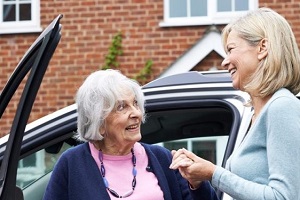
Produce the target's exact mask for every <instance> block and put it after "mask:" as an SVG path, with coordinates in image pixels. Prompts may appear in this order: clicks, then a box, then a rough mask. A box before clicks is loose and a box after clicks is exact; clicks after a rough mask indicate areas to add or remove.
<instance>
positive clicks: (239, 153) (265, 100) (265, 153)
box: [170, 8, 300, 200]
mask: <svg viewBox="0 0 300 200" xmlns="http://www.w3.org/2000/svg"><path fill="white" fill-rule="evenodd" d="M222 34H223V42H224V48H225V51H226V52H227V56H226V58H225V59H224V61H223V63H222V65H223V67H224V68H225V69H228V71H229V72H230V74H231V78H232V84H233V87H234V88H236V89H239V90H242V91H244V92H247V93H248V94H249V95H250V97H251V101H250V103H249V105H250V106H252V108H253V117H252V121H251V124H250V125H249V129H248V132H247V133H246V135H245V137H244V140H243V141H242V143H241V144H239V145H238V147H237V148H236V149H235V151H234V152H233V153H232V155H231V157H230V158H229V159H228V161H227V163H226V169H224V168H222V167H220V166H216V165H214V164H213V163H211V162H209V161H207V160H204V159H202V158H200V157H198V156H196V155H195V154H193V153H192V152H189V151H187V150H186V149H180V150H178V151H177V152H175V151H174V152H173V153H174V158H173V163H172V165H171V166H170V168H172V169H180V171H181V172H182V175H183V176H184V177H185V178H187V179H188V181H189V182H190V184H191V185H192V186H193V187H194V188H197V187H199V185H201V181H204V180H211V181H212V184H213V186H215V187H216V188H218V189H220V190H222V191H224V192H225V193H227V194H228V195H230V196H231V197H232V198H234V199H239V200H255V199H270V200H271V199H272V200H273V199H274V200H275V199H277V200H279V199H282V200H283V199H286V200H288V199H289V200H294V199H295V200H296V199H297V200H299V199H300V170H299V165H300V148H299V144H300V132H299V130H300V101H299V100H298V99H297V98H296V97H295V94H297V93H299V92H300V55H299V50H298V47H297V43H296V39H295V36H294V34H293V32H292V29H291V27H290V25H289V24H288V22H287V21H286V19H284V18H283V17H282V16H281V15H279V14H278V13H276V12H275V11H273V10H271V9H268V8H260V9H258V10H255V11H251V12H249V13H248V14H247V15H245V16H243V17H241V18H239V19H237V20H236V21H233V22H232V23H230V24H228V25H227V26H226V27H225V28H224V29H223V33H222ZM249 105H248V106H249ZM190 159H192V160H193V162H190V163H189V164H188V162H187V161H184V160H190Z"/></svg>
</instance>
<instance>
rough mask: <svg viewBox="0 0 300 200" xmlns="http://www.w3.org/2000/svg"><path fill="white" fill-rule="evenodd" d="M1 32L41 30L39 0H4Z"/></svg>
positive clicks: (0, 9)
mask: <svg viewBox="0 0 300 200" xmlns="http://www.w3.org/2000/svg"><path fill="white" fill-rule="evenodd" d="M0 4H1V5H0V13H1V15H0V34H11V33H30V32H40V31H42V28H41V26H40V1H39V0H2V1H1V3H0Z"/></svg>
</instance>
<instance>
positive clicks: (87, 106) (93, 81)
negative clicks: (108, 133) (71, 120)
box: [75, 69, 145, 141]
mask: <svg viewBox="0 0 300 200" xmlns="http://www.w3.org/2000/svg"><path fill="white" fill-rule="evenodd" d="M128 90H131V91H132V92H133V93H134V95H135V98H136V100H137V102H138V106H139V109H140V110H141V112H142V114H143V122H144V119H145V116H144V114H145V109H144V101H145V100H144V95H143V92H142V90H141V87H140V85H139V84H138V83H137V82H136V81H134V80H132V79H129V78H127V77H126V76H124V75H122V74H121V73H120V72H119V71H118V70H112V69H108V70H100V71H96V72H93V73H92V74H90V75H89V76H88V77H87V78H86V80H85V81H84V82H83V84H82V85H81V87H80V88H79V90H78V92H77V94H76V99H75V101H76V103H77V112H78V119H77V128H78V134H79V136H80V139H81V140H83V141H92V140H102V139H103V136H102V135H101V134H100V132H99V131H100V127H101V126H102V125H103V124H104V121H105V119H106V117H107V116H108V115H109V114H110V113H111V111H112V110H113V109H114V107H115V105H116V102H117V101H118V99H120V98H121V97H123V96H124V95H126V92H128Z"/></svg>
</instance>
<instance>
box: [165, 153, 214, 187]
mask: <svg viewBox="0 0 300 200" xmlns="http://www.w3.org/2000/svg"><path fill="white" fill-rule="evenodd" d="M172 155H173V159H172V163H171V165H170V169H178V170H179V172H180V174H181V175H182V177H184V178H185V179H187V180H188V182H189V183H190V185H191V186H192V188H198V187H199V186H200V184H201V182H202V181H205V180H211V179H212V175H213V173H214V171H215V168H216V166H215V165H214V164H213V163H211V162H210V161H207V160H205V159H203V158H200V157H199V156H197V155H195V154H194V153H192V152H190V151H188V150H186V149H184V148H182V149H179V150H177V151H175V150H172Z"/></svg>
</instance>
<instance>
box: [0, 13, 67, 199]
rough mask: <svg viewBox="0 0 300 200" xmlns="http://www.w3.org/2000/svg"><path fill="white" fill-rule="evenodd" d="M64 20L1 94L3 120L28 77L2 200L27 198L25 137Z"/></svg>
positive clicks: (4, 168)
mask: <svg viewBox="0 0 300 200" xmlns="http://www.w3.org/2000/svg"><path fill="white" fill-rule="evenodd" d="M61 18H62V15H58V16H57V17H56V18H55V19H54V20H53V21H52V22H51V23H50V24H49V26H48V27H47V28H46V29H45V30H44V31H43V32H42V33H41V34H40V36H39V37H38V38H37V39H36V40H35V42H34V43H33V44H32V45H31V47H30V48H29V49H28V51H27V52H26V54H25V55H24V56H23V58H22V59H21V61H20V62H19V64H18V65H17V67H16V68H15V70H14V72H13V74H12V75H11V76H10V79H9V80H8V82H7V83H6V86H5V87H4V89H3V90H2V92H1V95H0V117H2V115H3V113H4V111H5V109H6V107H7V105H8V103H9V102H10V100H11V98H12V96H13V95H14V93H15V92H16V90H17V88H18V87H19V85H20V83H21V82H22V81H23V79H24V78H25V76H26V75H27V74H28V76H27V77H28V78H27V81H26V83H25V87H24V90H23V91H22V95H21V97H20V100H19V102H18V107H17V110H16V113H15V116H14V119H13V122H12V125H11V129H10V134H9V139H8V142H7V145H6V149H5V153H4V156H3V159H2V162H1V168H0V200H17V199H18V200H19V199H23V194H22V191H21V190H20V189H19V188H17V187H16V173H17V166H18V161H19V155H20V149H21V145H22V140H23V134H24V131H25V127H26V124H27V122H28V118H29V115H30V112H31V109H32V106H33V102H34V100H35V98H36V95H37V92H38V90H39V87H40V84H41V82H42V79H43V77H44V74H45V72H46V69H47V67H48V64H49V62H50V59H51V57H52V55H53V53H54V51H55V49H56V47H57V45H58V43H59V41H60V38H61V33H60V30H61V25H60V19H61Z"/></svg>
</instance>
